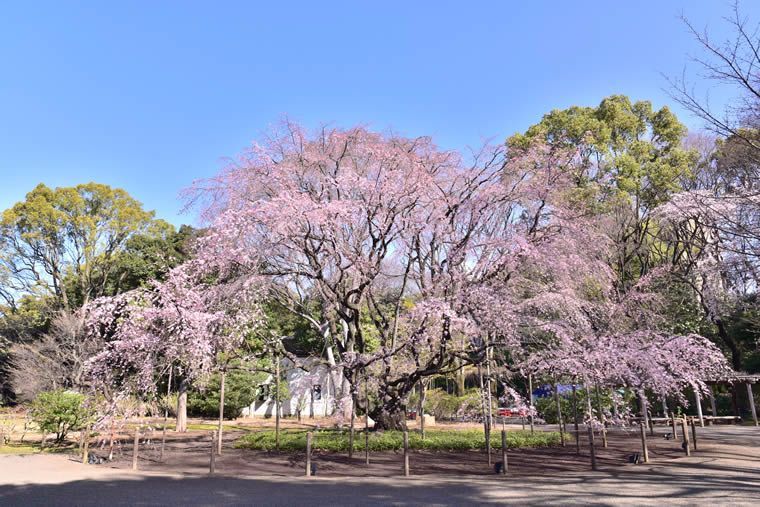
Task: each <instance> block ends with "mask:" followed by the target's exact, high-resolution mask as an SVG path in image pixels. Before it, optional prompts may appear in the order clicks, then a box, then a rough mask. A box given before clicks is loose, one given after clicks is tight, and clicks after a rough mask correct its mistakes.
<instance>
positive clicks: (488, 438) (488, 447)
mask: <svg viewBox="0 0 760 507" xmlns="http://www.w3.org/2000/svg"><path fill="white" fill-rule="evenodd" d="M486 453H487V454H488V466H489V467H490V466H491V465H492V464H493V460H492V459H491V428H490V427H488V426H486Z"/></svg>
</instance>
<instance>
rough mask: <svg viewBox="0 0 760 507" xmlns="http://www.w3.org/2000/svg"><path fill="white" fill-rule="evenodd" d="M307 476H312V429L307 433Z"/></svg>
mask: <svg viewBox="0 0 760 507" xmlns="http://www.w3.org/2000/svg"><path fill="white" fill-rule="evenodd" d="M306 477H311V431H309V432H307V433H306Z"/></svg>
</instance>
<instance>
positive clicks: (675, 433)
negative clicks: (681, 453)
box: [670, 412, 678, 442]
mask: <svg viewBox="0 0 760 507" xmlns="http://www.w3.org/2000/svg"><path fill="white" fill-rule="evenodd" d="M670 415H671V417H672V421H673V440H675V441H676V442H678V431H677V430H676V413H675V412H671V413H670Z"/></svg>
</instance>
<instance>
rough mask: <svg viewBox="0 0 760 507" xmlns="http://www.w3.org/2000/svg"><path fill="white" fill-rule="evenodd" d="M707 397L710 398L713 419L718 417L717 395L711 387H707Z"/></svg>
mask: <svg viewBox="0 0 760 507" xmlns="http://www.w3.org/2000/svg"><path fill="white" fill-rule="evenodd" d="M707 395H708V396H709V397H710V411H711V412H712V415H713V417H718V407H717V405H716V404H715V395H714V394H713V390H712V387H710V386H707Z"/></svg>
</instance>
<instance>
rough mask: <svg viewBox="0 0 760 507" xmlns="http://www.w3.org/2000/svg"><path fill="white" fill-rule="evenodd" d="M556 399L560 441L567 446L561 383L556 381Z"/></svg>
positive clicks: (563, 445)
mask: <svg viewBox="0 0 760 507" xmlns="http://www.w3.org/2000/svg"><path fill="white" fill-rule="evenodd" d="M554 401H555V403H556V404H557V424H559V441H560V444H562V447H565V431H564V430H563V428H562V402H561V401H560V399H559V385H557V382H556V381H555V382H554Z"/></svg>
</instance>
